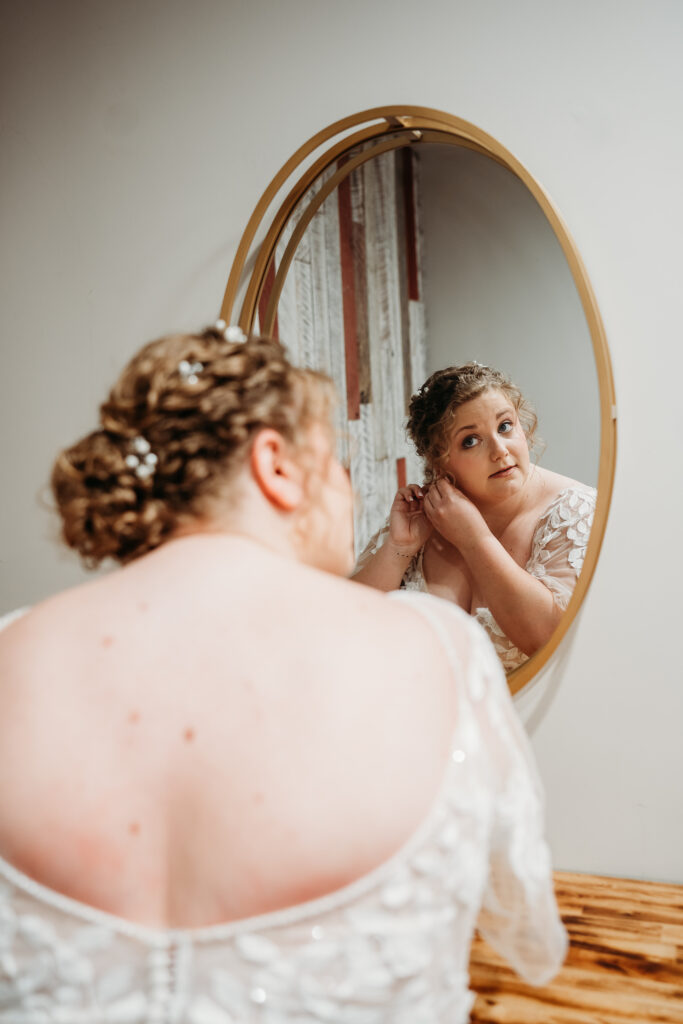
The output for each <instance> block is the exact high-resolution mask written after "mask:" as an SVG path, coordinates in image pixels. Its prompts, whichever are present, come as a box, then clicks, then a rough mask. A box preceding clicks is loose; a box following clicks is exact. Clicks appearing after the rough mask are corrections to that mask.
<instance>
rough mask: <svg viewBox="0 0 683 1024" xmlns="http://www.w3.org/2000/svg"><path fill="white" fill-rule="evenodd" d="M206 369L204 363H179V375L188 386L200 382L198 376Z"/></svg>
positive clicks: (185, 361)
mask: <svg viewBox="0 0 683 1024" xmlns="http://www.w3.org/2000/svg"><path fill="white" fill-rule="evenodd" d="M203 369H204V363H196V362H195V363H191V362H190V361H189V359H183V360H181V362H179V363H178V373H179V374H180V376H181V377H182V378H183V380H184V381H186V382H187V383H188V384H196V383H197V381H198V380H199V377H198V376H197V374H199V373H201V372H202V370H203Z"/></svg>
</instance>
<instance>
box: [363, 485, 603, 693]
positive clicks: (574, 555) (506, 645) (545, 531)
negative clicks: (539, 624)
mask: <svg viewBox="0 0 683 1024" xmlns="http://www.w3.org/2000/svg"><path fill="white" fill-rule="evenodd" d="M596 498H597V491H596V490H595V488H594V487H586V486H584V485H583V484H580V485H578V486H575V487H567V488H565V489H564V490H563V491H561V492H560V493H559V494H558V495H557V497H556V498H554V499H553V501H552V502H551V503H550V505H548V507H547V509H546V510H545V512H544V513H543V515H542V516H541V517H540V518H539V520H538V523H537V524H536V528H535V530H534V535H533V539H532V542H531V555H530V556H529V560H528V562H527V563H526V565H525V567H524V568H525V569H526V571H527V572H528V573H530V574H531V575H532V576H535V577H536V578H537V579H539V580H540V581H541V583H544V584H545V586H546V587H547V588H548V590H550V592H551V593H552V595H553V598H554V599H555V603H556V604H557V605H558V606H559V607H560V608H562V609H563V610H564V609H565V608H566V607H567V605H568V604H569V599H570V598H571V596H572V594H573V593H574V587H575V585H576V581H577V580H578V578H579V574H580V572H581V569H582V568H583V559H584V556H585V554H586V546H587V544H588V538H589V537H590V532H591V527H592V525H593V516H594V514H595V502H596ZM388 534H389V520H388V519H387V521H386V523H385V524H384V526H383V527H382V528H381V529H380V530H378V532H377V533H376V534H374V536H373V537H372V538H371V539H370V541H369V543H368V544H367V546H366V547H365V549H364V550H363V552H362V554H361V555H360V557H359V559H358V563H357V565H356V569H361V568H362V567H363V565H364V564H365V562H366V561H367V559H368V558H369V557H370V556H371V555H374V554H375V552H376V551H378V550H379V548H381V547H382V544H383V543H384V541H385V540H386V538H387V536H388ZM422 554H423V549H420V551H418V552H417V554H416V555H415V557H414V558H413V560H412V561H411V562H410V564H409V566H408V568H407V569H406V571H405V573H404V575H403V580H402V581H401V589H402V590H419V591H423V592H425V593H426V592H427V584H426V582H425V578H424V573H423V571H422ZM472 614H473V616H474V618H476V620H477V621H478V622H479V623H481V625H482V626H483V627H484V629H485V630H486V632H487V633H488V635H489V638H490V640H491V643H492V644H493V646H494V648H495V651H496V654H497V655H498V657H499V658H500V660H501V663H502V665H503V668H504V669H505V671H506V672H508V673H509V672H512V671H513V670H514V669H516V668H519V666H520V665H523V664H524V662H525V661H527V660H528V655H527V654H524V652H523V651H520V649H519V648H518V647H516V646H515V644H513V643H512V641H511V640H509V639H508V637H507V636H506V635H505V633H504V632H503V631H502V629H501V628H500V626H499V625H498V623H497V622H496V620H495V619H494V617H493V615H492V614H491V612H490V611H489V609H488V608H475V609H474V611H473V613H472Z"/></svg>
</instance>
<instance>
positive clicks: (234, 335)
mask: <svg viewBox="0 0 683 1024" xmlns="http://www.w3.org/2000/svg"><path fill="white" fill-rule="evenodd" d="M214 327H215V328H216V330H217V331H220V333H221V334H222V335H223V337H224V338H225V340H226V341H234V342H236V343H239V344H243V343H244V342H245V341H246V340H247V336H246V334H245V333H244V331H243V330H242V328H241V327H238V326H237V324H231V325H230V326H229V327H228V325H227V324H226V322H225V320H222V319H221V320H216V323H215V324H214Z"/></svg>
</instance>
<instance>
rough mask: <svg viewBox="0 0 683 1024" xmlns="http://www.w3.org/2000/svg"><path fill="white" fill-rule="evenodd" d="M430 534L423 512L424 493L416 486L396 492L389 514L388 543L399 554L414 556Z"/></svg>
mask: <svg viewBox="0 0 683 1024" xmlns="http://www.w3.org/2000/svg"><path fill="white" fill-rule="evenodd" d="M431 532H432V525H431V523H430V522H429V520H428V519H427V517H426V515H425V512H424V491H423V489H422V488H421V487H419V486H418V485H417V484H409V485H408V486H407V487H401V488H400V490H398V491H397V492H396V496H395V498H394V501H393V504H392V506H391V512H390V513H389V541H390V543H391V544H393V546H394V547H395V548H396V549H397V550H399V551H400V552H401V554H406V555H407V554H413V555H414V554H416V553H417V552H418V551H419V550H420V548H421V547H422V546H423V545H424V543H425V541H426V540H427V538H428V537H429V535H430V533H431Z"/></svg>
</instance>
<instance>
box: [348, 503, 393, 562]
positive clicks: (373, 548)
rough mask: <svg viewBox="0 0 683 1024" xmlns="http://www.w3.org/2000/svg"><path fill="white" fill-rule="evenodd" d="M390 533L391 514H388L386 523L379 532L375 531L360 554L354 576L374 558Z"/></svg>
mask: <svg viewBox="0 0 683 1024" xmlns="http://www.w3.org/2000/svg"><path fill="white" fill-rule="evenodd" d="M388 533H389V516H387V518H386V520H385V522H384V525H383V526H381V527H380V528H379V530H378V531H377V533H373V535H372V537H371V538H370V540H369V541H368V542H367V544H366V545H365V547H364V548H363V550H362V551H361V553H360V554H359V556H358V560H357V562H356V564H355V566H354V568H353V572H352V573H351V575H352V576H354V575H355V574H356V573H357V572H359V571H360V570H361V569H363V568H364V567H365V565H367V563H368V561H369V560H370V559H371V558H372V556H373V555H376V554H377V552H378V551H379V549H380V548H381V547H382V545H383V544H384V541H385V540H386V539H387V534H388Z"/></svg>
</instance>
